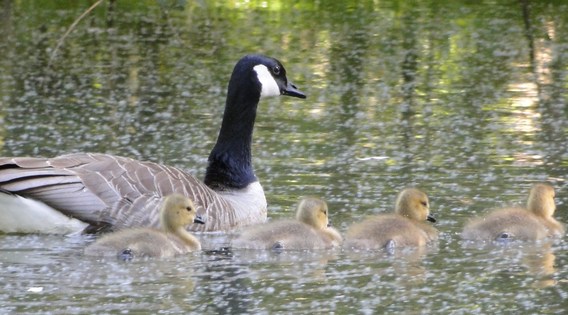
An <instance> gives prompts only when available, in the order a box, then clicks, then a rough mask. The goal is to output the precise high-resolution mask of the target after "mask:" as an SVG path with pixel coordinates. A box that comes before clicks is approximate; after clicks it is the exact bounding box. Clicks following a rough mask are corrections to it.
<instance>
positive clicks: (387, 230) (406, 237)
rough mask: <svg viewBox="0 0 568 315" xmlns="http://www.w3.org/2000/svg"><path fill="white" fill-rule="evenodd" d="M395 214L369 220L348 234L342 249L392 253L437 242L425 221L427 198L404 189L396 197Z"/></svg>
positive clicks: (430, 227) (411, 189)
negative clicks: (383, 250) (388, 251)
mask: <svg viewBox="0 0 568 315" xmlns="http://www.w3.org/2000/svg"><path fill="white" fill-rule="evenodd" d="M394 212H395V213H394V214H380V215H375V216H370V217H368V218H367V219H365V220H363V222H360V223H355V224H353V225H352V226H351V227H349V229H348V230H347V233H346V235H345V247H348V248H357V249H382V248H387V249H392V248H395V247H396V248H402V247H419V246H424V245H426V244H428V243H429V242H431V241H434V240H437V239H438V230H436V229H435V228H434V227H432V226H431V225H429V224H427V223H425V221H431V222H436V219H434V217H432V216H431V215H430V204H429V201H428V196H427V195H426V194H425V193H424V192H422V191H421V190H419V189H416V188H406V189H404V190H403V191H401V192H400V193H399V195H398V197H397V200H396V204H395V211H394Z"/></svg>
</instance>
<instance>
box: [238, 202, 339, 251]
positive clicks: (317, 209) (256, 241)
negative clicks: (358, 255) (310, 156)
mask: <svg viewBox="0 0 568 315" xmlns="http://www.w3.org/2000/svg"><path fill="white" fill-rule="evenodd" d="M328 215H329V212H328V208H327V204H326V203H325V201H323V200H321V199H319V198H316V197H305V198H303V199H302V200H301V201H300V203H299V205H298V209H297V212H296V219H295V220H293V219H287V220H278V221H274V222H269V223H265V224H260V225H256V226H251V227H248V228H246V229H244V230H243V231H242V233H241V234H240V235H239V236H238V237H237V238H236V239H235V240H234V241H233V243H232V246H233V247H234V248H248V249H275V250H282V249H284V250H288V249H291V250H301V249H323V248H332V247H336V246H339V245H341V242H342V240H343V238H342V237H341V235H340V234H339V232H338V231H337V230H335V229H334V228H332V227H330V226H329V218H328Z"/></svg>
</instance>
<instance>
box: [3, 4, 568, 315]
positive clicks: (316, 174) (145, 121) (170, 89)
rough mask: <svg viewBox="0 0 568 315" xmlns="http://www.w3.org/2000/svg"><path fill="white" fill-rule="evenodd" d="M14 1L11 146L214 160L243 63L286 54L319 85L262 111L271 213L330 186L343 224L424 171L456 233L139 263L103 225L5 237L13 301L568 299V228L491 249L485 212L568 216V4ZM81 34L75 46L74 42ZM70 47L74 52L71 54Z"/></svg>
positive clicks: (7, 73)
mask: <svg viewBox="0 0 568 315" xmlns="http://www.w3.org/2000/svg"><path fill="white" fill-rule="evenodd" d="M91 4H92V3H91V2H86V1H78V2H67V1H58V2H38V1H17V2H16V1H9V0H6V1H3V2H2V3H1V4H0V15H1V16H2V19H1V21H2V27H0V54H1V55H2V56H3V58H0V155H2V156H20V155H29V156H55V155H59V154H65V153H70V152H80V151H90V152H106V153H112V154H117V155H124V156H129V157H133V158H138V159H143V160H150V161H156V162H160V163H165V164H168V165H174V166H178V167H181V168H184V169H187V170H189V171H191V172H192V173H194V174H196V175H197V176H199V177H203V174H204V170H205V166H206V159H207V155H208V153H209V150H210V149H211V148H212V145H213V143H214V141H215V139H216V136H217V132H218V128H219V125H220V121H221V115H222V112H223V104H224V97H225V89H226V84H227V80H228V77H229V75H230V72H231V70H232V67H233V65H234V63H235V62H236V60H238V59H239V58H240V57H241V56H242V55H244V54H246V53H251V52H255V53H264V54H267V55H270V56H273V57H276V58H278V59H280V60H281V61H282V62H283V63H284V65H285V67H286V69H287V72H288V75H289V79H291V80H293V81H294V83H296V84H297V85H298V87H300V88H301V89H302V90H303V91H304V92H306V93H307V94H308V99H307V100H300V99H291V98H284V97H283V98H278V99H271V100H266V101H263V103H261V104H260V106H259V113H258V116H257V124H256V127H255V128H256V129H255V134H254V146H253V155H254V166H255V169H256V173H257V176H258V177H259V178H260V180H261V182H262V184H263V186H264V189H265V192H266V195H267V199H268V202H269V216H270V217H271V218H283V217H289V216H291V215H293V212H294V207H295V204H296V202H297V201H298V199H299V198H300V197H301V196H303V195H318V196H321V197H323V198H325V199H326V200H327V201H328V203H329V206H330V209H331V220H332V222H333V224H334V226H335V227H337V228H338V229H339V230H340V231H342V232H344V231H345V230H346V229H347V227H348V226H349V225H350V224H351V223H353V222H356V221H359V220H361V219H362V218H364V217H365V216H367V215H369V214H375V213H383V212H387V211H391V210H392V206H393V203H394V199H395V196H396V193H397V192H398V191H400V190H401V189H402V188H404V187H406V186H409V185H415V186H418V187H420V188H422V189H423V190H425V191H426V192H427V193H428V194H429V195H430V198H431V207H432V212H433V214H434V215H435V216H436V217H437V219H438V223H436V227H437V228H438V229H439V230H440V231H441V232H442V235H441V239H440V241H439V242H438V243H437V244H434V246H432V247H431V248H428V249H425V250H421V251H403V252H397V253H395V254H394V255H388V254H387V253H384V252H381V251H378V252H352V251H347V250H334V251H316V252H291V253H273V252H263V251H236V250H235V251H225V250H221V249H222V248H223V247H225V246H226V245H227V244H228V238H227V236H225V235H216V234H214V235H201V236H200V237H201V238H202V239H203V241H204V244H205V249H206V251H205V252H203V253H195V254H191V255H188V256H187V257H178V258H175V259H170V260H163V261H160V260H144V261H134V262H131V263H123V262H120V261H115V260H98V259H93V258H88V257H84V256H83V255H82V254H81V252H82V249H83V248H84V246H85V245H86V244H88V243H89V242H90V241H91V240H90V239H87V238H84V237H78V236H72V237H61V236H40V235H0V270H1V271H0V307H1V309H2V312H3V313H4V312H6V313H26V314H29V313H34V312H37V313H50V314H93V313H100V314H102V313H109V314H118V313H128V312H132V313H181V312H195V313H211V314H214V313H223V314H225V313H230V312H231V313H251V314H263V313H266V314H268V313H270V314H274V313H286V314H289V313H314V312H315V313H338V314H355V313H363V314H373V313H374V314H377V313H378V314H380V313H406V314H418V313H432V312H439V313H445V314H471V313H477V314H486V313H489V312H491V313H540V314H542V313H563V312H565V310H566V309H567V307H568V305H567V303H566V302H565V300H566V299H567V298H568V268H567V267H566V265H567V262H568V255H567V254H566V252H567V251H566V250H567V248H568V244H567V243H566V238H563V239H561V240H557V241H554V242H549V241H547V242H542V243H537V244H511V245H509V246H494V245H487V246H475V245H474V246H472V245H471V244H464V243H463V242H462V241H461V240H460V239H459V231H460V230H461V227H462V226H463V224H464V223H465V222H466V220H467V218H469V217H471V216H475V215H480V214H482V213H484V212H485V211H486V209H488V208H491V207H497V206H503V205H507V204H520V203H524V202H525V200H526V194H527V192H528V190H529V188H530V186H531V184H532V183H533V182H535V181H549V182H551V183H553V184H554V186H555V187H556V189H557V199H556V200H557V204H558V210H557V214H556V217H557V218H558V219H559V220H560V221H563V222H568V214H567V213H566V210H567V208H566V207H567V206H566V204H567V201H568V189H567V184H566V182H565V177H566V174H567V170H568V148H567V142H566V140H565V138H566V132H567V129H568V128H567V126H568V119H567V118H568V117H567V116H568V112H567V111H568V110H567V107H566V97H567V96H568V95H567V93H566V87H567V81H566V75H567V70H568V52H567V49H566V47H568V5H567V4H565V3H564V2H563V1H546V2H545V1H528V0H527V1H524V0H523V1H508V2H505V3H503V2H502V1H501V2H497V1H482V2H471V1H452V2H449V3H448V2H447V1H416V2H414V1H394V0H392V1H380V2H376V1H345V2H342V3H337V1H313V2H312V1H308V2H305V1H303V2H290V1H274V2H272V1H266V2H264V1H242V2H241V1H230V2H227V1H197V2H193V1H188V2H184V1H158V2H156V1H116V2H112V4H111V2H104V3H103V4H101V5H99V6H98V7H97V8H95V9H94V10H93V11H92V12H91V13H90V14H88V15H87V17H86V18H85V19H83V20H82V21H81V22H80V23H79V24H78V25H77V26H76V27H75V29H74V30H73V31H72V32H71V33H70V34H69V36H68V37H66V38H64V40H63V41H62V42H61V43H60V41H61V39H62V37H63V34H64V33H65V31H66V30H67V28H68V27H69V26H70V25H71V24H72V23H73V21H74V20H75V19H76V18H77V17H78V16H79V15H80V14H81V13H83V12H84V11H85V10H86V9H87V8H88V7H89V6H90V5H91ZM59 43H60V45H59V46H58V44H59ZM56 47H58V48H57V49H56Z"/></svg>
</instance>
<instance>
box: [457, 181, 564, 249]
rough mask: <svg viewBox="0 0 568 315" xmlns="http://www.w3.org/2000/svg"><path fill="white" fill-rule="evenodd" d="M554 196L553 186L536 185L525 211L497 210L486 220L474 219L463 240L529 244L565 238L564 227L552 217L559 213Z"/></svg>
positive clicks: (523, 209) (465, 229) (464, 230)
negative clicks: (514, 240)
mask: <svg viewBox="0 0 568 315" xmlns="http://www.w3.org/2000/svg"><path fill="white" fill-rule="evenodd" d="M554 196H555V193H554V188H553V187H552V186H551V185H549V184H546V183H537V184H534V185H533V187H532V188H531V190H530V193H529V198H528V201H527V206H526V208H522V207H512V208H502V209H497V210H494V211H492V212H490V213H489V214H488V215H486V216H485V217H482V218H476V219H473V220H471V221H470V222H469V223H467V224H466V226H465V227H464V229H463V232H462V238H463V239H466V240H474V241H477V240H479V241H493V240H497V241H502V240H508V239H516V240H523V241H529V240H540V239H543V238H547V237H552V238H556V237H562V236H563V235H564V233H565V229H564V225H563V224H562V223H560V222H558V221H557V220H556V219H554V218H553V217H552V216H553V215H554V211H555V210H556V204H555V203H554Z"/></svg>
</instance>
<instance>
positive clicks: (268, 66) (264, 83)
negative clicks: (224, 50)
mask: <svg viewBox="0 0 568 315" xmlns="http://www.w3.org/2000/svg"><path fill="white" fill-rule="evenodd" d="M238 69H243V70H245V69H246V70H248V69H250V70H252V71H253V72H254V73H255V74H256V78H255V79H256V82H257V84H258V88H259V91H260V97H261V98H262V97H270V96H279V95H287V96H293V97H298V98H306V95H305V94H304V93H303V92H302V91H300V90H298V88H297V87H296V86H295V85H294V84H293V83H292V82H290V81H288V78H286V69H285V68H284V66H283V65H282V63H280V61H278V60H276V59H274V58H271V57H267V56H264V55H247V56H245V57H243V58H241V60H239V62H238V63H237V65H236V66H235V71H238Z"/></svg>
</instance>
